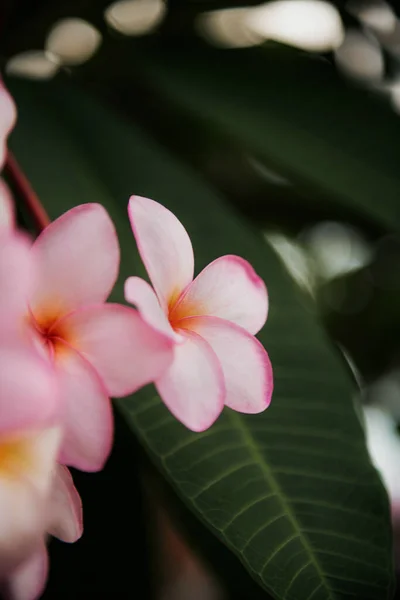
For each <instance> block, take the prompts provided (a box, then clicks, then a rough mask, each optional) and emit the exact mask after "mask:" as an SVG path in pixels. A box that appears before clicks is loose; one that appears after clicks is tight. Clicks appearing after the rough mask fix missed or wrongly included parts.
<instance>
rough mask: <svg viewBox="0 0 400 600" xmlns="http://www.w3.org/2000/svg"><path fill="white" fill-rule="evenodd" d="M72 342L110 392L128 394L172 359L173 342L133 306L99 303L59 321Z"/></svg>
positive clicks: (160, 370)
mask: <svg viewBox="0 0 400 600" xmlns="http://www.w3.org/2000/svg"><path fill="white" fill-rule="evenodd" d="M59 325H60V326H61V327H62V328H63V330H65V331H66V335H67V336H68V341H69V343H70V345H71V346H72V347H73V348H75V349H76V350H78V352H79V353H80V354H81V355H82V356H83V357H84V358H85V359H86V360H87V361H88V362H89V363H90V364H91V365H92V367H94V368H95V369H96V371H97V373H98V375H99V377H100V378H101V380H102V382H103V384H104V386H105V389H106V390H107V393H108V394H109V395H110V396H117V397H120V396H127V395H128V394H131V393H132V392H134V391H136V390H137V389H139V388H140V387H142V386H144V385H146V384H148V383H150V382H152V381H154V380H155V379H157V377H159V376H160V375H161V374H162V373H163V372H164V371H165V369H166V368H167V367H168V366H169V365H170V363H171V362H172V342H171V340H170V339H169V338H167V337H166V336H165V335H163V334H161V333H159V332H158V331H155V330H154V329H153V327H150V325H148V324H147V323H146V322H145V321H144V320H143V319H142V318H141V316H140V314H139V313H138V312H137V311H136V310H134V309H133V308H129V307H128V306H122V305H120V304H100V305H98V306H92V307H88V308H83V309H81V310H78V311H75V312H73V313H71V314H70V315H68V316H67V317H65V319H62V320H61V321H59Z"/></svg>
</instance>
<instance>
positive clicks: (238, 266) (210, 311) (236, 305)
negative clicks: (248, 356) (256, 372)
mask: <svg viewBox="0 0 400 600" xmlns="http://www.w3.org/2000/svg"><path fill="white" fill-rule="evenodd" d="M267 314H268V294H267V289H266V287H265V284H264V282H263V280H262V279H261V278H260V277H259V276H258V275H257V273H256V272H255V271H254V269H253V267H252V266H251V265H250V263H248V262H247V260H244V259H243V258H240V257H239V256H234V255H227V256H221V257H220V258H217V259H216V260H214V261H213V262H212V263H210V264H209V265H208V266H207V267H206V268H205V269H203V271H201V273H200V274H199V275H198V276H197V277H196V279H195V280H194V281H193V283H192V284H191V285H190V286H189V287H188V288H187V290H186V291H185V293H184V294H183V295H182V297H181V298H180V299H179V301H178V303H177V304H176V306H175V307H174V309H173V310H172V311H171V313H170V319H171V320H172V321H173V322H177V321H179V319H181V318H184V317H191V316H206V315H207V316H210V317H220V318H221V319H226V320H227V321H231V322H232V323H236V325H239V326H240V327H243V328H244V329H247V331H248V332H249V333H252V334H253V335H254V334H256V333H257V332H258V331H259V330H260V329H261V328H262V327H263V325H264V324H265V321H266V319H267Z"/></svg>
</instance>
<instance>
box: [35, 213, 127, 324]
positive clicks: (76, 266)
mask: <svg viewBox="0 0 400 600" xmlns="http://www.w3.org/2000/svg"><path fill="white" fill-rule="evenodd" d="M32 252H33V254H34V256H35V258H36V259H37V260H38V264H39V267H40V271H39V276H38V277H37V282H36V286H35V290H34V292H33V294H32V296H31V298H30V307H31V310H32V312H33V313H34V315H35V317H36V319H37V320H38V321H39V323H40V322H41V321H42V320H46V319H47V318H51V319H52V320H54V319H55V318H56V317H58V316H62V315H63V314H65V313H66V312H70V311H71V310H74V309H76V308H78V307H80V306H83V305H84V304H91V303H98V302H99V303H100V302H104V301H105V300H106V299H107V297H108V296H109V294H110V292H111V290H112V288H113V286H114V283H115V281H116V278H117V275H118V269H119V245H118V239H117V235H116V232H115V228H114V225H113V223H112V221H111V219H110V217H109V216H108V214H107V212H106V210H105V209H104V208H103V207H102V206H101V205H100V204H82V205H81V206H77V207H75V208H73V209H71V210H69V211H68V212H66V213H65V214H64V215H62V216H61V217H59V218H58V219H56V220H55V221H53V223H51V224H50V225H49V226H48V227H46V229H44V230H43V232H42V233H41V234H40V235H39V237H38V238H37V239H36V241H35V242H34V244H33V247H32Z"/></svg>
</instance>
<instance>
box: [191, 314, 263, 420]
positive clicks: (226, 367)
mask: <svg viewBox="0 0 400 600" xmlns="http://www.w3.org/2000/svg"><path fill="white" fill-rule="evenodd" d="M181 324H182V326H185V327H187V328H188V329H189V330H190V331H195V332H196V333H197V334H198V335H200V336H201V337H202V338H203V339H205V340H206V341H207V342H208V343H209V344H210V346H211V348H212V349H213V350H214V352H215V354H216V355H217V357H218V360H219V361H220V364H221V366H222V370H223V373H224V378H225V384H226V399H225V404H226V406H229V408H232V409H233V410H236V411H239V412H242V413H249V414H255V413H260V412H262V411H264V410H265V409H266V408H267V407H268V406H269V404H270V402H271V397H272V391H273V373H272V366H271V361H270V359H269V356H268V354H267V352H266V350H265V348H264V346H263V345H262V344H261V342H260V341H259V340H258V339H257V338H255V337H254V336H253V335H251V334H250V333H248V331H246V330H245V329H243V328H242V327H239V326H238V325H236V324H235V323H232V322H230V321H225V319H220V318H218V317H188V318H187V319H184V320H183V321H182V322H181Z"/></svg>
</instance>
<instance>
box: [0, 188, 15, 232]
mask: <svg viewBox="0 0 400 600" xmlns="http://www.w3.org/2000/svg"><path fill="white" fill-rule="evenodd" d="M13 226H14V204H13V199H12V196H11V192H10V190H9V187H8V185H7V184H6V182H5V181H4V179H3V178H1V177H0V229H1V228H4V229H12V228H13Z"/></svg>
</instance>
